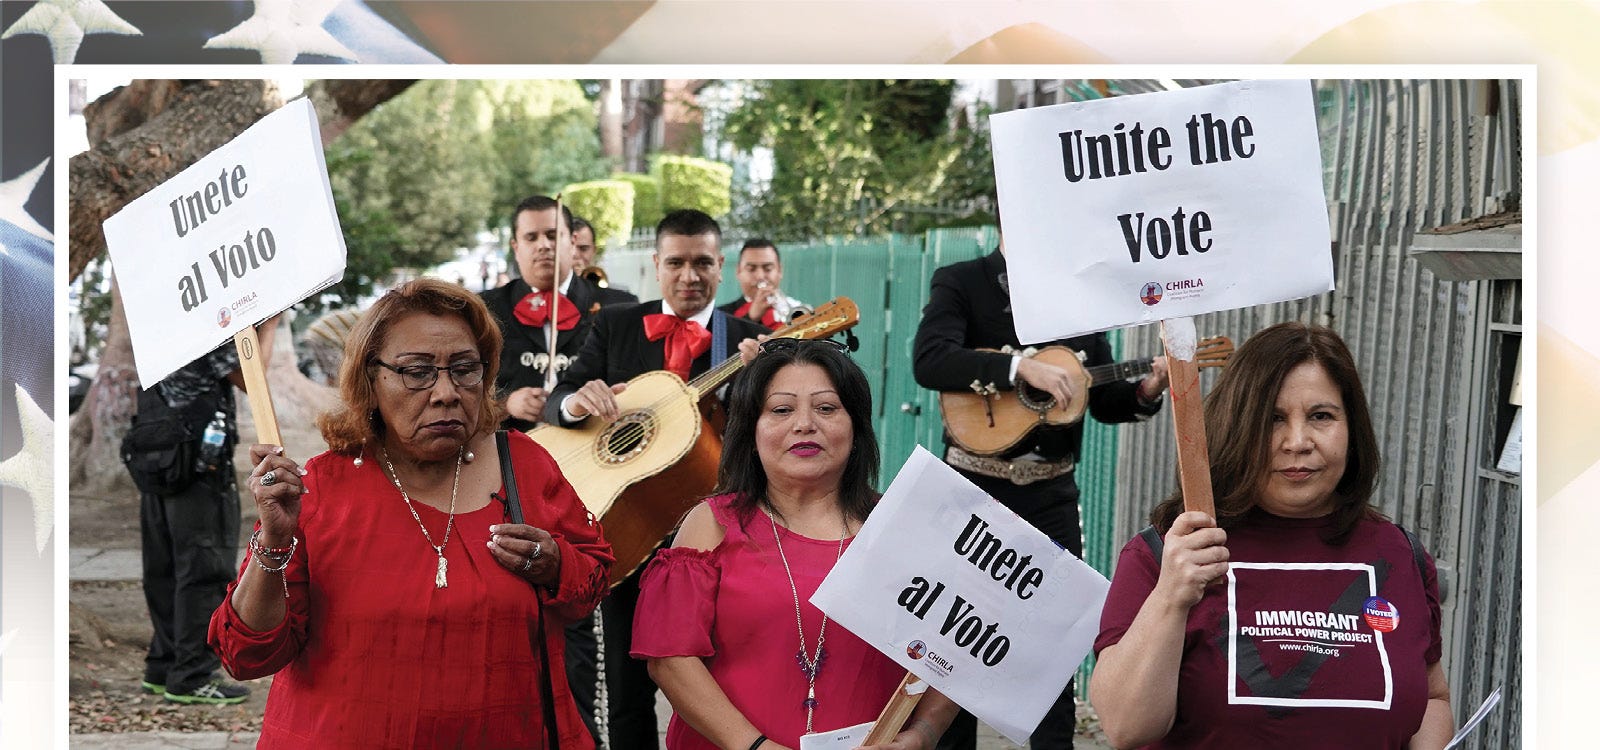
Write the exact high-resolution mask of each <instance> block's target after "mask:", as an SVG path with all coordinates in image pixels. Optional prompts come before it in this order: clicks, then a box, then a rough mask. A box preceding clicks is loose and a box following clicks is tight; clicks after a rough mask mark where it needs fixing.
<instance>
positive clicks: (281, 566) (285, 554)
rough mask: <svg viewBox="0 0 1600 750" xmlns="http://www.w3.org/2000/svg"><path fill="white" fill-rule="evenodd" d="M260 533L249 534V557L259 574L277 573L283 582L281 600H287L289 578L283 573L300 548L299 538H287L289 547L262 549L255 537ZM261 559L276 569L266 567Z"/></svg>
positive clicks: (257, 531)
mask: <svg viewBox="0 0 1600 750" xmlns="http://www.w3.org/2000/svg"><path fill="white" fill-rule="evenodd" d="M260 533H261V531H260V530H259V529H258V530H256V533H255V534H251V535H250V557H251V559H253V560H255V561H256V567H258V568H260V569H261V572H263V573H277V574H279V575H280V576H281V580H282V581H283V598H285V599H288V598H289V576H288V575H287V574H286V573H284V571H285V570H288V568H289V560H290V559H292V558H293V557H294V551H295V550H296V549H298V548H299V547H300V537H297V536H291V537H289V546H288V547H278V548H273V547H263V546H261V545H260V544H259V543H257V539H256V536H257V535H258V534H260ZM263 557H265V558H267V559H268V560H269V561H271V562H273V563H276V564H277V567H273V568H269V567H267V564H266V563H265V562H262V560H261V558H263ZM274 558H282V559H281V561H280V560H278V559H274Z"/></svg>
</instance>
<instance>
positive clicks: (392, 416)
mask: <svg viewBox="0 0 1600 750" xmlns="http://www.w3.org/2000/svg"><path fill="white" fill-rule="evenodd" d="M500 345H501V340H500V333H499V327H498V326H496V325H495V323H494V321H493V319H491V317H490V315H489V312H488V310H487V309H486V308H485V307H484V306H483V303H482V302H481V301H479V300H478V298H477V297H476V296H475V295H473V294H471V293H469V292H467V291H466V290H464V289H462V288H460V287H459V286H456V285H453V284H448V283H445V282H440V281H436V280H432V279H419V280H416V281H412V282H410V283H407V284H405V285H402V286H401V287H399V288H396V289H395V290H393V291H391V292H389V293H388V294H386V295H384V297H383V298H382V299H380V300H379V301H378V302H377V303H376V304H374V305H373V306H372V308H371V309H370V310H368V311H367V313H366V315H364V316H363V317H362V319H361V322H360V323H359V324H358V325H357V326H356V328H355V329H354V330H353V331H352V332H351V335H350V339H349V341H348V342H347V344H346V346H345V361H344V365H343V367H342V369H341V372H340V379H339V380H340V385H339V388H340V394H341V396H342V400H343V406H341V407H340V408H338V409H336V410H334V411H332V412H330V413H328V414H326V415H324V416H323V417H322V418H321V419H320V420H319V423H320V426H321V428H322V432H323V437H324V438H325V439H326V440H327V442H328V445H329V449H330V450H329V451H328V452H326V453H323V454H321V455H318V456H316V457H314V458H312V459H311V460H309V461H307V462H306V464H305V467H304V469H302V468H301V467H300V466H299V465H298V464H296V463H295V462H294V461H291V460H290V459H289V458H288V457H287V456H285V455H284V453H283V449H282V448H279V447H277V446H271V445H256V446H253V447H252V448H251V451H250V456H251V459H252V461H253V462H254V463H255V464H256V467H255V470H254V471H253V472H251V474H250V479H249V486H250V489H251V492H252V494H254V496H255V500H256V507H257V509H258V510H259V512H260V522H259V523H258V525H257V527H256V532H255V534H254V535H253V536H252V538H251V542H250V555H249V556H248V558H247V559H246V560H245V561H244V565H243V567H242V569H241V572H240V576H239V578H238V580H237V581H235V582H234V584H233V586H232V587H231V590H230V592H229V596H228V598H227V599H226V600H225V601H224V602H223V604H222V606H221V607H220V608H218V610H217V612H216V614H215V615H214V616H213V617H212V620H211V637H210V641H211V644H212V647H213V648H215V649H216V650H217V653H218V654H219V655H220V656H221V658H222V663H223V666H225V667H226V668H227V670H228V671H229V673H231V674H232V675H233V676H234V677H237V678H241V679H251V678H256V677H261V676H264V675H269V674H276V675H277V677H276V678H275V679H274V680H273V684H272V692H271V693H270V695H269V696H268V699H267V710H266V717H265V721H264V723H263V726H262V732H261V740H260V744H259V747H262V748H277V747H283V748H303V747H319V748H332V747H363V748H379V747H382V748H391V747H393V748H412V747H419V748H420V747H518V748H528V747H551V746H554V747H560V748H592V747H593V741H592V740H591V739H590V736H589V733H588V731H587V730H586V729H585V728H584V726H583V723H582V721H581V719H580V718H579V716H578V714H577V709H576V707H575V706H574V704H573V701H572V697H571V694H570V692H569V691H568V689H567V685H566V679H565V674H566V670H565V669H564V667H563V665H562V654H563V639H562V627H563V626H564V625H565V624H566V623H567V622H570V621H573V620H577V619H580V618H582V617H584V616H586V615H588V613H589V612H590V611H591V610H593V609H594V606H595V604H596V603H597V602H599V600H600V597H601V595H602V594H603V593H604V591H605V582H606V575H607V570H608V568H609V566H610V564H611V561H612V558H611V551H610V546H609V545H607V544H606V542H605V540H604V539H603V538H602V536H601V533H600V527H599V526H598V524H596V523H594V522H592V521H591V519H590V518H589V516H588V515H587V513H586V511H585V510H584V507H583V504H582V502H581V501H579V500H578V497H577V495H576V494H574V492H573V491H572V488H571V486H570V485H568V484H567V482H566V480H565V479H564V478H563V477H562V476H561V472H560V470H559V469H558V468H557V467H556V464H555V462H554V460H552V459H551V457H550V455H549V454H548V453H546V452H545V451H544V449H543V448H540V447H539V446H538V445H537V444H535V443H534V442H533V441H532V440H529V439H528V438H527V437H526V436H524V435H522V434H520V433H511V435H510V438H511V440H510V453H511V463H512V466H513V470H514V472H515V474H516V480H517V482H516V484H517V487H518V488H519V496H520V505H521V508H522V510H523V513H524V514H525V516H526V521H527V523H526V524H512V523H509V522H508V516H507V513H508V508H507V506H506V505H505V504H504V503H503V502H501V498H504V497H505V489H504V488H505V485H506V481H505V479H506V478H505V477H502V476H501V471H500V461H498V460H497V452H496V446H495V439H494V434H493V433H494V429H495V426H496V425H497V424H498V423H499V421H500V418H501V414H500V409H499V407H498V405H497V404H495V402H494V400H493V398H492V397H491V396H490V395H489V394H488V390H487V386H486V384H488V383H493V382H494V376H495V369H496V367H497V365H498V363H499V361H500Z"/></svg>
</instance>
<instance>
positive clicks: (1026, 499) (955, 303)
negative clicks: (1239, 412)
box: [912, 239, 1167, 750]
mask: <svg viewBox="0 0 1600 750" xmlns="http://www.w3.org/2000/svg"><path fill="white" fill-rule="evenodd" d="M1050 345H1061V346H1066V347H1068V348H1071V349H1072V350H1073V351H1076V352H1079V353H1080V354H1081V355H1082V357H1083V364H1084V365H1085V366H1094V365H1102V364H1107V363H1110V362H1111V361H1112V360H1111V344H1110V342H1109V341H1108V340H1107V339H1106V336H1105V334H1103V333H1095V334H1089V335H1085V336H1074V337H1072V338H1070V339H1063V340H1060V341H1052V342H1049V343H1046V344H1038V345H1037V346H1038V347H1040V348H1042V347H1045V346H1050ZM980 348H981V349H999V350H1002V351H1001V352H979V351H974V350H975V349H980ZM1023 352H1024V350H1023V347H1022V346H1021V344H1020V343H1019V342H1018V341H1017V333H1016V327H1015V324H1014V322H1013V320H1012V317H1011V292H1010V288H1009V286H1008V282H1007V279H1006V258H1005V240H1004V239H1001V241H1000V246H999V247H998V248H996V249H995V251H994V252H993V253H990V254H989V255H988V256H986V257H983V258H978V259H976V260H969V261H964V262H961V263H953V264H951V265H948V266H945V267H943V268H940V269H939V270H937V271H935V272H934V274H933V282H932V290H931V292H930V293H929V295H928V304H927V306H925V307H923V308H922V322H921V324H920V325H919V326H918V327H917V338H916V343H915V349H914V354H913V356H914V360H913V363H912V368H913V374H914V375H915V376H916V379H917V383H918V384H919V385H921V386H922V387H924V388H928V389H932V390H936V391H966V390H971V391H976V392H978V393H979V394H993V393H995V392H997V391H1010V390H1015V389H1016V388H1017V387H1018V386H1019V385H1021V384H1023V383H1026V384H1027V385H1030V386H1032V387H1034V388H1036V389H1038V390H1041V391H1044V392H1046V393H1048V394H1049V395H1050V396H1052V397H1054V398H1055V399H1057V401H1058V402H1060V403H1065V402H1067V401H1070V400H1071V397H1072V393H1073V389H1074V388H1075V387H1076V385H1075V384H1074V382H1073V379H1072V375H1071V373H1069V372H1068V371H1066V370H1064V369H1061V368H1059V367H1056V366H1054V365H1050V364H1046V363H1044V362H1041V361H1039V360H1036V359H1030V358H1028V357H1027V356H1026V355H1025V354H1024V353H1023ZM1166 384H1167V374H1166V360H1165V358H1161V357H1158V358H1157V359H1156V364H1155V366H1154V369H1153V371H1152V372H1151V374H1150V375H1148V376H1146V377H1145V378H1144V379H1143V380H1141V381H1139V382H1138V383H1134V382H1129V381H1113V382H1109V383H1104V384H1099V385H1095V386H1094V387H1092V388H1090V389H1089V413H1090V414H1092V415H1094V418H1095V419H1098V420H1100V421H1101V422H1131V421H1134V420H1138V419H1145V418H1147V417H1149V416H1150V415H1152V414H1155V413H1156V412H1157V411H1159V410H1160V409H1161V394H1162V392H1163V391H1164V390H1165V389H1166ZM1082 442H1083V425H1082V423H1077V424H1071V425H1063V426H1041V427H1036V428H1034V430H1033V431H1032V432H1031V433H1030V434H1029V435H1028V436H1027V437H1025V438H1024V439H1023V440H1022V441H1021V442H1020V443H1019V444H1018V445H1017V446H1016V447H1014V448H1012V449H1011V450H1009V451H1006V452H1004V453H1003V454H1001V455H999V456H976V455H972V454H970V453H967V452H966V451H963V450H962V449H961V448H960V447H959V446H958V445H956V444H955V443H954V441H952V440H951V438H950V435H949V433H948V432H947V433H945V446H946V448H945V462H946V463H948V464H950V465H951V466H952V467H954V468H955V469H956V470H957V471H959V472H961V474H962V475H963V476H965V477H966V478H967V479H969V480H971V481H972V483H973V484H976V485H977V486H978V487H980V488H982V489H983V491H984V492H986V493H988V494H989V495H990V496H991V497H993V498H994V499H996V500H998V501H1000V503H1001V504H1003V505H1005V506H1006V507H1008V508H1010V509H1011V510H1013V511H1015V512H1016V513H1017V515H1019V516H1021V517H1022V518H1023V519H1024V520H1026V521H1028V522H1029V523H1031V524H1033V525H1034V527H1035V528H1037V529H1039V530H1040V531H1042V532H1044V533H1045V534H1046V535H1048V536H1049V537H1050V538H1051V539H1053V540H1055V542H1056V543H1057V544H1059V545H1061V546H1063V547H1065V548H1067V549H1068V550H1071V552H1072V554H1074V555H1077V556H1079V557H1082V556H1083V527H1082V525H1081V524H1080V522H1079V518H1078V484H1077V482H1076V480H1075V479H1074V477H1073V467H1074V465H1075V462H1076V461H1077V457H1078V449H1079V446H1080V445H1081V444H1082ZM1072 692H1073V690H1072V685H1071V683H1068V685H1067V689H1066V690H1065V691H1063V692H1062V694H1061V697H1060V698H1059V699H1058V700H1057V701H1056V703H1055V705H1054V706H1052V707H1051V709H1050V711H1049V712H1048V713H1046V714H1045V717H1044V720H1043V721H1042V722H1040V724H1039V727H1038V729H1036V730H1034V733H1033V736H1032V738H1031V739H1030V740H1029V742H1030V746H1031V747H1033V748H1035V750H1039V749H1040V748H1070V747H1072V733H1073V728H1074V725H1075V723H1076V718H1075V715H1074V714H1075V706H1074V702H1073V695H1072ZM976 731H977V720H976V719H975V718H974V717H973V716H972V714H970V713H967V712H966V711H962V712H961V714H960V715H959V716H958V717H957V718H956V720H955V722H953V723H952V724H951V725H950V729H949V730H948V731H946V732H945V735H944V737H943V738H942V739H941V740H940V741H939V745H938V747H939V748H941V750H953V749H955V748H962V749H964V750H970V748H973V747H974V746H975V745H976V741H977V740H976Z"/></svg>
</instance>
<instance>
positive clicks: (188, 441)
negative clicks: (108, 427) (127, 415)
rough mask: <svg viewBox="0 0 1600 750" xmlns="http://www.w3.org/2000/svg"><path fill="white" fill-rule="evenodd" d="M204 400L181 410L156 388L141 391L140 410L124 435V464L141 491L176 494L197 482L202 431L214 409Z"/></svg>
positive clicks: (197, 400)
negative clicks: (169, 404) (197, 465)
mask: <svg viewBox="0 0 1600 750" xmlns="http://www.w3.org/2000/svg"><path fill="white" fill-rule="evenodd" d="M210 406H211V404H209V403H207V402H206V400H205V399H195V400H194V401H193V402H191V403H190V404H189V405H188V406H186V407H184V408H182V409H174V408H172V407H170V406H168V405H167V402H166V399H164V398H162V397H161V394H160V393H159V392H158V390H157V389H156V388H154V387H152V388H149V389H147V390H145V391H143V392H141V393H140V394H139V411H138V413H136V414H134V416H133V424H132V426H130V427H129V428H128V434H127V435H124V436H123V438H122V446H121V451H120V452H121V455H122V464H123V465H124V466H126V467H128V476H130V477H132V478H133V484H134V486H135V487H138V488H139V491H140V492H142V493H148V494H152V495H173V494H177V493H179V492H182V491H184V490H186V489H188V488H189V485H191V484H194V480H195V477H196V475H197V467H196V462H197V459H198V458H199V452H200V434H201V432H202V431H203V430H204V429H205V424H206V422H207V421H208V419H209V416H210V415H211V414H212V413H213V412H214V411H215V409H213V408H210Z"/></svg>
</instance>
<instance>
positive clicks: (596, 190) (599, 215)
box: [561, 180, 633, 252]
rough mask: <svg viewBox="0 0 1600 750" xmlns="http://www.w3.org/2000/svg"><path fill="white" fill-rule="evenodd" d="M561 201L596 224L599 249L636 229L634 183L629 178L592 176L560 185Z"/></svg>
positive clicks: (625, 238)
mask: <svg viewBox="0 0 1600 750" xmlns="http://www.w3.org/2000/svg"><path fill="white" fill-rule="evenodd" d="M561 201H562V203H564V204H566V206H567V208H568V209H569V210H571V211H572V213H573V214H576V215H578V216H581V217H583V218H584V219H586V220H587V221H588V222H589V223H590V224H592V225H594V239H595V245H597V246H598V247H599V251H598V252H605V248H607V247H609V246H610V245H611V244H612V243H616V244H621V243H624V242H627V241H628V235H630V234H632V233H633V183H631V182H628V181H626V180H590V181H589V182H578V183H573V184H571V185H568V186H566V187H564V188H562V189H561Z"/></svg>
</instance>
